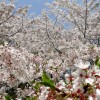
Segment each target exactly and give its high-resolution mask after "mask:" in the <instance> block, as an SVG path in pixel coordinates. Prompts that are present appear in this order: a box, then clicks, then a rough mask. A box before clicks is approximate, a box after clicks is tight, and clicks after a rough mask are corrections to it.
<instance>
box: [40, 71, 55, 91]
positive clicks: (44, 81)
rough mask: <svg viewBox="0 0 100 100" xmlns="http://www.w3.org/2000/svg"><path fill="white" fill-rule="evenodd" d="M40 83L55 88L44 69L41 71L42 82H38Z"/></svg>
mask: <svg viewBox="0 0 100 100" xmlns="http://www.w3.org/2000/svg"><path fill="white" fill-rule="evenodd" d="M40 84H42V85H44V86H48V87H50V88H52V89H55V82H54V81H53V80H51V79H50V78H49V76H48V75H47V73H46V72H45V71H43V74H42V82H40Z"/></svg>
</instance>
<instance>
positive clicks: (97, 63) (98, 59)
mask: <svg viewBox="0 0 100 100" xmlns="http://www.w3.org/2000/svg"><path fill="white" fill-rule="evenodd" d="M95 65H97V66H99V68H100V58H99V57H98V56H97V57H96V60H95Z"/></svg>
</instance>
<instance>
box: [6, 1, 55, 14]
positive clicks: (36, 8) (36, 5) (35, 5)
mask: <svg viewBox="0 0 100 100" xmlns="http://www.w3.org/2000/svg"><path fill="white" fill-rule="evenodd" d="M6 1H7V2H9V1H10V0H6ZM53 1H54V0H16V3H15V4H16V6H17V7H19V6H24V5H31V7H30V9H29V13H33V12H34V13H35V14H36V15H39V14H40V13H41V10H42V9H43V8H46V7H45V6H44V3H45V2H49V3H52V2H53Z"/></svg>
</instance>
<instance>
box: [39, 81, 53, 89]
mask: <svg viewBox="0 0 100 100" xmlns="http://www.w3.org/2000/svg"><path fill="white" fill-rule="evenodd" d="M40 84H42V85H44V86H47V87H50V88H52V89H55V86H53V85H51V84H49V83H47V82H40Z"/></svg>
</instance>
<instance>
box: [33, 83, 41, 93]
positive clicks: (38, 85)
mask: <svg viewBox="0 0 100 100" xmlns="http://www.w3.org/2000/svg"><path fill="white" fill-rule="evenodd" d="M34 88H35V89H36V91H37V92H38V91H39V89H40V84H39V83H36V84H35V86H34Z"/></svg>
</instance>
